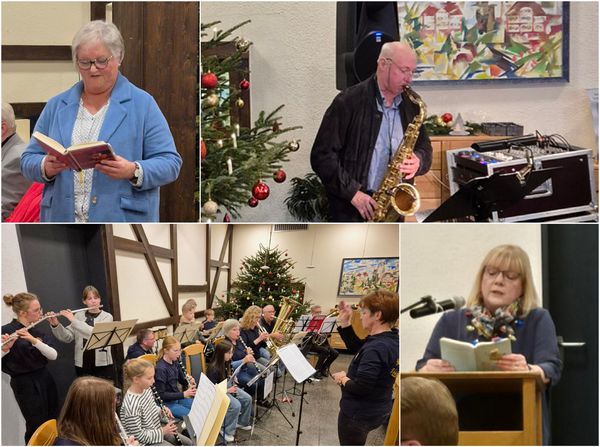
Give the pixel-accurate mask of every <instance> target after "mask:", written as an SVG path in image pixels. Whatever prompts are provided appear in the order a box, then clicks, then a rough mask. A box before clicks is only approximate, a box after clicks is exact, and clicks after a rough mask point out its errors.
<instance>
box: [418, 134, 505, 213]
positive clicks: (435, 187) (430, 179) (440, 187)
mask: <svg viewBox="0 0 600 447" xmlns="http://www.w3.org/2000/svg"><path fill="white" fill-rule="evenodd" d="M505 138H510V137H505V136H502V137H492V136H489V135H476V136H474V135H464V136H450V135H443V136H432V137H429V139H430V140H431V147H432V148H433V157H432V160H431V169H430V170H429V172H428V173H427V174H425V175H423V176H419V177H417V178H416V179H415V186H416V187H417V189H418V191H419V194H420V195H421V209H422V210H426V209H435V208H437V207H438V206H440V205H441V204H442V202H443V201H445V200H446V199H447V198H448V197H450V189H449V185H448V164H447V163H446V151H448V150H451V149H460V148H468V147H470V146H471V144H473V143H477V142H479V141H487V140H500V139H505ZM406 221H407V222H415V221H416V219H415V217H414V216H411V217H407V218H406Z"/></svg>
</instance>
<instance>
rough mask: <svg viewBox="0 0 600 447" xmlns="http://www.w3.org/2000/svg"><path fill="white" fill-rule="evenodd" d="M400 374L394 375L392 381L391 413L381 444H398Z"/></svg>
mask: <svg viewBox="0 0 600 447" xmlns="http://www.w3.org/2000/svg"><path fill="white" fill-rule="evenodd" d="M399 379H400V374H398V375H397V376H396V382H394V405H393V406H392V414H391V415H390V420H389V422H388V426H387V431H386V433H385V440H384V441H383V445H400V444H399V442H398V441H399V440H400V427H399V426H398V421H399V420H400V409H399V406H400V405H399V403H398V401H399V400H400V399H398V398H399V397H400V396H399V394H400V393H399V388H400V386H399V385H400V383H399Z"/></svg>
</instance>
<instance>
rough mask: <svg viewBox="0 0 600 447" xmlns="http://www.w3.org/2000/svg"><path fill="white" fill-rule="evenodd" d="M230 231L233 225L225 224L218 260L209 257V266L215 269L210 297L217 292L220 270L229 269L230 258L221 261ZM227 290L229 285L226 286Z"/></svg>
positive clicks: (228, 240)
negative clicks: (225, 229) (225, 228)
mask: <svg viewBox="0 0 600 447" xmlns="http://www.w3.org/2000/svg"><path fill="white" fill-rule="evenodd" d="M232 231H233V226H232V225H227V231H226V233H225V238H224V239H223V245H222V246H221V253H220V254H219V259H218V260H215V259H211V261H210V266H211V268H212V267H214V268H215V269H216V271H215V279H214V281H213V284H212V289H211V292H210V294H211V296H212V297H214V296H215V294H216V292H217V287H218V285H219V278H220V276H221V271H222V270H231V258H230V259H229V260H228V261H223V259H224V258H225V252H226V251H227V246H228V245H229V242H230V240H231V232H232ZM227 291H229V287H228V288H227Z"/></svg>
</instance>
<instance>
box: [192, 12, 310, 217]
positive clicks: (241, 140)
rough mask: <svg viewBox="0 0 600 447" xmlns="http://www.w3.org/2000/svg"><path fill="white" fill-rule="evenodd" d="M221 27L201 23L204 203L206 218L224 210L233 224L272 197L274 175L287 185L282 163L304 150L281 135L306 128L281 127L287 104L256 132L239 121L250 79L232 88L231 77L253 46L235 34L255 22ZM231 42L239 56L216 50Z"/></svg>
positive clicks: (265, 117)
mask: <svg viewBox="0 0 600 447" xmlns="http://www.w3.org/2000/svg"><path fill="white" fill-rule="evenodd" d="M219 23H220V22H212V23H208V24H202V25H201V38H202V60H201V64H202V65H201V70H202V78H201V101H202V113H201V127H202V130H201V132H202V139H201V142H200V155H201V160H202V161H201V168H200V169H201V176H200V177H201V182H200V185H201V187H200V190H201V194H200V201H201V203H202V216H203V217H204V219H205V220H210V221H212V220H214V219H215V218H216V217H217V213H218V212H221V213H223V216H224V220H225V221H229V215H228V213H231V215H233V216H235V217H239V210H240V207H242V206H245V205H248V206H251V207H256V206H258V204H259V201H261V200H265V199H266V198H267V197H268V196H269V187H268V185H267V184H266V183H264V181H263V180H264V179H266V178H267V177H271V176H272V177H273V179H274V180H275V182H277V183H282V182H284V181H285V179H286V173H285V171H284V170H283V169H282V164H283V163H284V162H286V161H288V154H289V153H290V152H295V151H297V150H298V149H299V148H300V143H299V141H297V140H291V141H287V140H283V139H282V138H281V135H282V134H284V133H287V132H290V131H292V130H296V129H300V127H283V126H282V125H281V119H282V118H281V116H279V115H278V114H279V112H280V111H281V109H282V108H283V105H281V106H279V107H277V108H276V109H275V110H274V111H272V112H271V113H265V112H264V111H261V112H260V113H259V114H258V118H257V119H256V121H255V122H254V125H253V126H252V127H250V128H246V127H244V126H243V125H241V124H240V123H239V122H238V121H239V117H238V116H237V115H238V113H236V112H237V111H239V109H241V108H243V107H245V103H244V100H243V99H242V97H241V93H242V92H243V91H247V90H248V89H249V88H250V82H249V81H248V80H247V79H245V78H244V79H243V80H242V81H240V82H239V84H237V85H232V83H231V82H230V74H231V73H232V72H239V71H240V70H241V66H242V63H241V61H242V55H243V54H244V53H245V52H247V51H248V49H249V48H250V46H251V45H252V43H251V42H249V41H247V40H246V39H244V38H242V37H235V38H234V37H232V36H233V33H234V31H236V30H237V29H238V28H240V27H242V26H243V25H245V24H247V23H249V21H246V22H243V23H240V24H238V25H236V26H234V27H233V28H230V29H228V30H226V31H223V30H219V29H218V28H217V27H216V25H218V24H219ZM209 34H210V38H209ZM228 40H230V41H231V40H233V41H234V42H235V49H234V51H233V53H226V52H223V51H221V52H219V51H211V50H215V49H217V48H218V47H219V46H221V47H222V46H223V45H224V44H225V42H227V41H228ZM245 77H248V74H247V73H245ZM232 112H233V113H232Z"/></svg>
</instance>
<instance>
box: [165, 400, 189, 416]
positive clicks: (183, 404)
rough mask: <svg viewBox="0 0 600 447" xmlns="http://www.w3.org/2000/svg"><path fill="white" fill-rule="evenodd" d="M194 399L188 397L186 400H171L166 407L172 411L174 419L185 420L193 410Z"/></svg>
mask: <svg viewBox="0 0 600 447" xmlns="http://www.w3.org/2000/svg"><path fill="white" fill-rule="evenodd" d="M193 401H194V399H192V398H191V397H186V398H184V399H178V400H171V401H169V402H165V405H166V407H167V408H168V409H169V410H171V413H173V417H174V418H176V419H183V417H184V416H187V415H188V414H189V412H190V410H191V409H192V402H193Z"/></svg>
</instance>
